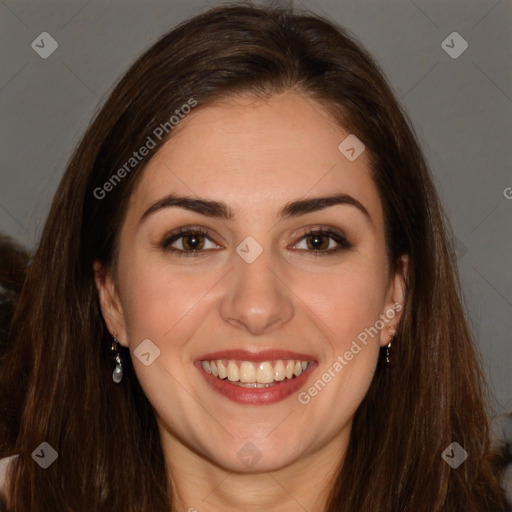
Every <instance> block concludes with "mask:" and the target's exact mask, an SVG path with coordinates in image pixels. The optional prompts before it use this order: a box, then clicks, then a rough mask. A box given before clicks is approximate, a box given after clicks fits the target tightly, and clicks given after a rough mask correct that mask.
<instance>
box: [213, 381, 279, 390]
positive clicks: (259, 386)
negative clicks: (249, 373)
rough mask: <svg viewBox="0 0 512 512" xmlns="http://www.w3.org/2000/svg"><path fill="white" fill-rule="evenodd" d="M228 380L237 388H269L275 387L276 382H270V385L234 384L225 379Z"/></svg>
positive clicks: (254, 383)
mask: <svg viewBox="0 0 512 512" xmlns="http://www.w3.org/2000/svg"><path fill="white" fill-rule="evenodd" d="M223 380H227V381H228V382H230V383H231V384H234V385H235V386H240V387H242V388H268V387H269V386H274V385H275V384H276V382H270V383H269V384H261V383H260V382H240V381H236V382H232V381H230V380H229V379H223Z"/></svg>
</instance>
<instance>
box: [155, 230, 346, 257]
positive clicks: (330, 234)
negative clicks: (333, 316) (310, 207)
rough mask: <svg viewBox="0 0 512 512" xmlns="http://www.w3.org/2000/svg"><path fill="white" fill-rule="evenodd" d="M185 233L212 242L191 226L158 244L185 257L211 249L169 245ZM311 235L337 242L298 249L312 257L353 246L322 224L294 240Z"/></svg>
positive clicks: (328, 254)
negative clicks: (328, 246) (332, 245)
mask: <svg viewBox="0 0 512 512" xmlns="http://www.w3.org/2000/svg"><path fill="white" fill-rule="evenodd" d="M187 235H202V236H204V237H206V238H208V240H210V242H213V240H212V239H211V238H210V236H209V232H208V231H207V230H205V229H203V228H200V227H197V228H196V227H193V228H180V229H178V230H177V231H174V232H173V233H171V234H170V236H166V237H165V238H164V239H163V240H162V241H161V242H160V244H159V246H160V248H161V249H163V250H164V251H170V252H173V253H175V254H176V255H177V256H179V257H185V258H191V257H192V258H197V257H200V256H202V255H203V253H204V252H206V251H209V250H212V249H207V250H206V251H204V250H201V249H199V250H192V251H186V250H183V249H176V248H174V247H170V245H171V244H172V243H174V242H176V240H179V239H180V238H183V237H185V236H187ZM311 235H320V236H325V237H328V238H331V239H332V240H334V241H335V242H336V243H337V244H338V247H337V248H335V249H328V250H311V249H299V250H300V251H304V252H307V253H309V255H310V256H313V257H318V256H332V255H334V254H337V253H339V252H340V251H343V250H349V249H352V247H353V246H352V244H351V243H350V242H348V240H347V239H346V238H345V237H344V236H343V235H342V234H341V233H338V232H337V231H334V230H332V229H330V228H328V227H324V226H321V227H319V228H314V229H309V230H307V231H305V232H303V233H301V234H300V235H299V239H298V241H297V242H296V244H297V243H298V242H299V241H301V240H303V239H304V238H307V237H308V236H311ZM213 243H215V242H213Z"/></svg>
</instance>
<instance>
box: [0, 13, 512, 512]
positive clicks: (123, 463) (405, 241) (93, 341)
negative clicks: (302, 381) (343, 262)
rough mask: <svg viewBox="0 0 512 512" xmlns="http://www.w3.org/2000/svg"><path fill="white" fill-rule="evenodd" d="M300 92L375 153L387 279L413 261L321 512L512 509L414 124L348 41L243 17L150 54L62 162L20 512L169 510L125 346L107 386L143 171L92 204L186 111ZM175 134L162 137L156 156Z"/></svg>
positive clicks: (25, 401)
mask: <svg viewBox="0 0 512 512" xmlns="http://www.w3.org/2000/svg"><path fill="white" fill-rule="evenodd" d="M289 89H295V90H298V91H300V92H302V93H304V94H306V95H307V96H308V97H310V98H311V99H313V100H316V101H318V102H320V103H321V104H323V105H325V106H327V107H328V108H329V111H330V112H331V113H332V116H333V117H334V118H335V119H336V120H337V122H338V123H339V125H340V126H341V127H343V128H344V129H345V130H348V131H350V133H353V134H355V135H356V136H357V137H358V138H359V139H361V140H362V141H364V144H365V145H366V149H367V151H368V154H369V155H370V157H371V158H370V160H371V170H372V174H373V178H374V180H375V183H376V186H377V188H378V190H379V193H380V198H381V201H382V204H383V207H384V213H385V222H386V230H387V232H386V241H387V250H388V255H389V261H390V271H393V270H394V269H395V268H396V266H397V265H398V264H399V261H400V256H401V255H403V254H407V255H409V271H408V285H407V294H406V301H405V305H404V313H403V316H402V319H401V323H400V325H399V328H398V332H397V335H396V339H395V342H394V344H393V352H392V364H393V366H392V368H391V369H389V370H387V371H386V370H385V369H384V368H382V367H381V366H380V365H379V366H378V368H377V372H376V374H375V377H374V379H373V381H372V384H371V386H370V389H369V391H368V393H367V395H366V397H365V398H364V400H363V402H362V403H361V405H360V407H359V408H358V410H357V412H356V415H355V418H354V423H353V429H352V434H351V439H350V444H349V447H348V452H347V453H346V457H345V460H344V463H343V465H341V466H340V470H339V473H338V474H336V475H334V479H333V486H332V491H331V494H330V496H329V499H328V505H327V508H326V510H327V511H328V512H339V511H340V510H343V511H344V512H356V511H357V512H360V511H370V510H371V511H372V512H389V511H404V512H441V511H443V512H448V511H449V512H452V511H458V510H464V511H465V512H472V511H475V512H476V511H489V510H495V511H503V510H507V505H506V503H505V499H504V495H503V491H502V489H501V487H500V484H499V478H500V475H499V472H498V470H497V469H496V467H497V466H496V463H495V455H494V450H493V447H492V446H491V444H490V437H489V424H488V417H487V411H486V403H487V400H488V396H487V394H488V391H487V388H486V386H485V383H484V377H483V374H482V371H481V369H480V366H479V362H478V358H477V356H476V354H475V349H474V343H473V340H472V335H471V333H470V331H469V329H468V325H467V322H466V319H465V316H464V311H463V307H462V305H461V298H460V297H461V295H460V289H459V284H458V283H459V281H458V275H457V269H456V263H455V260H454V253H453V250H452V247H451V244H450V242H449V240H450V238H449V234H448V232H447V227H446V226H447V222H446V220H445V218H444V214H443V212H442V209H441V207H440V204H439V201H438V196H437V194H436V191H435V188H434V185H433V183H432V179H431V176H430V173H429V170H428V166H427V164H426V161H425V158H424V156H423V154H422V152H421V149H420V148H419V146H418V143H417V141H416V139H415V136H414V132H413V129H412V128H411V123H410V122H409V121H408V119H407V116H406V114H405V113H404V112H403V111H402V109H401V107H400V106H399V104H398V103H397V100H396V99H395V97H394V95H393V93H392V91H391V89H390V86H389V85H388V83H387V81H386V79H385V78H384V75H383V73H382V71H380V69H379V67H378V65H377V64H376V63H375V61H374V60H373V59H372V58H371V56H370V55H369V54H368V53H367V52H366V51H365V50H364V49H363V48H362V47H361V46H360V45H359V44H358V43H356V42H355V41H354V39H353V38H352V37H350V36H349V35H348V34H347V32H346V31H345V30H343V29H342V28H340V27H337V26H335V25H333V24H332V23H330V22H328V21H327V20H325V19H323V18H321V17H319V16H317V15H314V14H311V13H308V12H297V11H293V10H290V9H289V8H285V7H273V6H267V7H258V6H254V5H252V4H250V3H243V4H242V3H237V4H232V5H224V6H220V7H216V8H213V9H211V10H209V11H207V12H205V13H203V14H201V15H198V16H196V17H195V18H193V19H191V20H189V21H187V22H185V23H182V24H181V25H179V26H178V27H177V28H175V29H173V30H172V31H171V32H169V33H168V34H166V35H164V36H163V37H162V38H161V39H160V40H158V41H157V42H156V43H155V44H154V45H153V46H152V47H151V48H149V50H147V51H146V52H145V53H144V54H143V55H142V56H141V57H140V58H139V59H138V60H137V61H136V62H135V63H134V64H133V66H132V67H131V68H130V69H129V70H128V72H127V73H126V74H125V75H124V77H123V78H122V79H121V81H120V82H119V83H118V84H117V85H116V87H115V88H114V90H113V92H112V93H111V94H110V97H109V98H108V100H107V101H106V103H105V105H104V106H103V107H102V108H101V110H100V111H99V113H98V114H97V115H96V117H95V119H94V121H93V122H92V124H91V125H90V127H89V129H88V130H87V132H86V133H85V135H84V137H83V139H82V140H81V142H80V144H79V145H78V147H77V149H76V151H75V153H74V155H73V156H72V158H71V160H70V162H69V165H68V167H67V170H66V172H65V174H64V177H63V178H62V181H61V183H60V186H59V188H58V190H57V193H56V195H55V198H54V200H53V203H52V207H51V210H50V213H49V217H48V220H47V222H46V224H45V227H44V232H43V234H42V237H41V241H40V244H39V246H38V249H37V253H36V254H35V257H34V260H33V263H32V266H31V268H30V270H29V273H28V276H27V282H26V285H25V287H24V289H23V292H22V294H21V296H20V302H19V306H18V308H17V310H16V312H15V317H14V320H13V330H12V334H11V339H10V350H9V353H8V354H7V355H6V357H5V359H4V361H3V365H2V371H1V375H0V390H1V397H0V398H1V403H0V407H1V410H2V414H3V417H4V418H7V420H8V422H7V425H6V428H7V430H6V434H5V436H4V437H3V438H2V439H1V447H0V453H1V454H2V456H6V455H12V454H18V453H19V454H20V456H19V457H18V458H17V459H15V461H16V462H15V463H14V464H13V475H12V479H11V482H12V483H11V489H10V491H11V496H12V507H13V510H14V511H16V512H17V511H26V510H30V511H32V512H43V511H44V512H50V511H51V512H54V511H56V510H69V511H75V512H78V511H87V512H89V511H90V510H95V511H107V510H108V511H112V510H114V511H119V510H124V511H133V512H135V511H141V510H147V511H151V512H160V511H161V512H163V511H166V512H168V511H169V510H172V498H171V493H170V489H169V486H168V475H167V474H166V465H165V461H164V457H163V453H162V448H161V445H160V439H159V435H158V428H157V425H156V421H155V415H154V411H153V408H152V406H151V404H150V403H149V401H148V400H147V398H146V396H145V395H144V393H143V390H142V389H141V387H140V385H139V383H138V381H137V378H136V375H135V373H134V371H133V368H132V366H131V364H130V357H129V353H127V352H126V351H125V349H123V348H121V350H122V356H123V361H124V362H125V365H124V366H125V377H124V379H123V381H122V383H121V384H120V385H119V386H116V385H115V384H113V383H112V377H111V376H112V368H113V366H112V359H111V355H110V345H111V337H110V334H109V332H108V330H107V328H106V325H105V322H104V320H103V318H102V315H101V310H100V307H99V301H98V297H97V292H96V288H95V284H94V276H93V261H94V260H95V259H99V260H101V261H103V262H104V263H105V264H106V265H107V266H111V267H112V268H115V265H116V254H117V247H118V237H119V228H120V226H121V224H122V221H123V218H124V214H125V209H126V205H127V200H128V198H129V197H130V194H131V192H132V190H133V188H134V185H135V183H136V182H137V180H138V179H139V178H140V176H141V174H142V171H143V169H144V165H145V164H146V163H147V160H148V159H149V158H146V160H145V161H142V162H140V163H139V164H138V166H137V167H136V168H134V169H133V170H131V171H130V172H127V173H124V174H125V175H123V177H122V179H121V180H118V181H115V183H114V184H113V185H112V186H111V187H109V191H108V194H106V195H105V196H104V197H102V198H98V195H99V194H98V193H97V190H98V188H101V187H104V184H105V183H106V182H107V181H108V180H109V179H111V177H112V176H113V174H114V173H115V172H116V171H117V170H118V169H120V168H122V166H123V165H124V164H125V163H126V162H127V161H129V159H130V157H132V154H133V152H134V151H136V150H137V149H138V148H140V147H141V146H143V145H144V144H145V143H146V141H147V137H148V136H149V135H151V134H152V133H155V130H156V129H157V128H158V127H159V126H161V124H162V123H163V122H165V121H168V120H169V119H170V117H171V116H172V115H173V113H174V112H175V111H176V110H177V109H180V108H181V107H182V105H184V104H186V103H187V102H189V100H190V99H191V98H192V99H193V100H194V101H196V102H197V107H195V108H201V106H202V105H208V104H212V103H213V102H215V101H216V100H219V99H229V98H230V97H233V95H238V94H241V95H242V94H243V95H246V94H249V95H255V96H257V97H268V96H270V95H272V94H275V93H279V92H283V91H286V90H289ZM170 136H172V131H170V130H169V134H168V135H166V137H162V139H161V140H160V139H158V138H157V137H153V139H154V142H155V144H156V147H155V148H154V149H153V150H152V151H153V154H154V152H155V151H157V149H158V147H160V146H161V144H162V143H163V142H165V140H166V138H168V137H170ZM111 183H113V182H111ZM95 191H96V194H95ZM43 441H46V442H47V443H49V444H50V445H51V446H52V447H54V448H55V450H56V451H57V452H58V459H57V461H56V462H55V463H54V464H52V465H51V466H50V467H49V468H47V469H45V470H43V469H42V468H40V467H39V466H38V465H37V464H35V463H34V461H33V460H32V458H31V453H32V452H33V451H34V450H35V449H36V448H37V447H38V446H39V445H40V444H41V443H42V442H43ZM454 441H456V442H458V443H459V444H460V445H462V446H463V447H464V449H465V450H466V451H467V452H468V453H469V458H468V459H467V460H466V462H465V463H463V464H462V465H461V466H460V467H458V468H457V469H452V468H450V466H449V465H448V464H446V463H445V462H444V461H443V459H442V457H441V454H442V452H443V450H444V449H445V448H446V447H447V446H448V445H449V444H450V443H452V442H454Z"/></svg>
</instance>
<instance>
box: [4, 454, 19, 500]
mask: <svg viewBox="0 0 512 512" xmlns="http://www.w3.org/2000/svg"><path fill="white" fill-rule="evenodd" d="M16 457H18V455H11V456H10V457H4V458H3V459H0V498H1V499H3V500H7V498H8V497H7V476H8V471H9V464H10V463H11V461H12V460H14V459H15V458H16ZM7 501H8V500H7Z"/></svg>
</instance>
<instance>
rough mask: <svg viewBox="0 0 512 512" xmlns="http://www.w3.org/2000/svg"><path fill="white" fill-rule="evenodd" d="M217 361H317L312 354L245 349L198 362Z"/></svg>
mask: <svg viewBox="0 0 512 512" xmlns="http://www.w3.org/2000/svg"><path fill="white" fill-rule="evenodd" d="M216 359H238V360H240V361H253V362H261V361H273V360H276V359H299V360H300V361H315V358H314V357H313V356H312V355H311V354H303V353H300V352H293V351H291V350H278V349H265V350H258V351H254V352H251V351H249V350H243V349H230V350H219V351H217V352H210V353H208V354H205V355H203V356H201V357H199V358H198V359H197V360H198V361H212V360H216Z"/></svg>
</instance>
